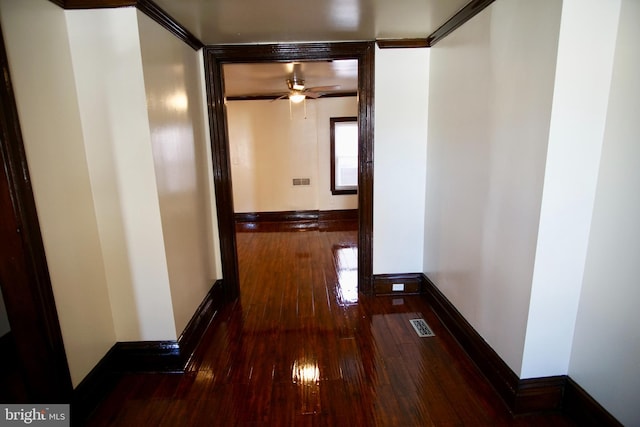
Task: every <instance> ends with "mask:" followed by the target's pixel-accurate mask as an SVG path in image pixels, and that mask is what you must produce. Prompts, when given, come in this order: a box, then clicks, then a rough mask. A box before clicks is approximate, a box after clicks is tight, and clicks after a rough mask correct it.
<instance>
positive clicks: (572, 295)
mask: <svg viewBox="0 0 640 427" xmlns="http://www.w3.org/2000/svg"><path fill="white" fill-rule="evenodd" d="M619 16H620V1H608V2H602V1H599V0H565V1H564V2H563V5H562V22H561V24H560V36H559V42H558V61H557V67H556V77H555V85H554V87H555V90H554V95H553V107H552V115H551V127H550V132H549V147H548V151H547V162H546V167H545V179H544V191H543V195H542V207H541V211H540V226H539V232H538V243H537V248H536V257H535V267H534V273H533V284H532V290H531V302H530V305H529V317H528V321H527V333H526V342H525V349H524V356H523V362H522V372H521V378H536V377H546V376H554V375H565V374H566V373H567V369H568V366H569V357H570V354H571V342H572V337H573V328H574V324H575V318H576V312H577V309H578V299H579V296H580V288H581V287H582V274H583V271H584V267H585V258H586V253H587V242H588V238H589V228H590V225H591V213H592V210H593V200H594V197H595V191H596V180H597V177H598V168H599V164H600V152H601V148H602V137H603V134H604V127H605V119H606V111H607V105H608V98H609V87H610V85H611V71H612V68H613V53H614V50H615V49H614V48H615V40H616V34H617V28H618V18H619ZM595 27H597V28H598V37H596V38H594V39H593V40H592V42H590V43H585V42H584V41H585V39H587V38H590V37H591V35H592V34H593V28H595Z"/></svg>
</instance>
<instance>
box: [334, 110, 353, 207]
mask: <svg viewBox="0 0 640 427" xmlns="http://www.w3.org/2000/svg"><path fill="white" fill-rule="evenodd" d="M330 125H331V194H334V195H336V194H356V193H357V192H358V118H357V117H332V118H331V119H330Z"/></svg>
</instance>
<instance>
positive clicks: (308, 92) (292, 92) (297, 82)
mask: <svg viewBox="0 0 640 427" xmlns="http://www.w3.org/2000/svg"><path fill="white" fill-rule="evenodd" d="M286 82H287V88H288V89H289V91H288V92H287V93H284V94H282V95H281V96H279V97H277V98H276V99H274V100H273V101H277V100H278V99H283V98H289V101H290V102H293V103H294V104H297V103H300V102H302V101H304V100H305V99H307V98H311V99H317V98H319V97H321V96H322V95H324V94H325V92H328V91H331V90H336V89H340V86H315V87H306V86H305V84H304V78H303V77H302V64H300V63H294V64H293V73H292V75H291V77H290V78H288V79H286Z"/></svg>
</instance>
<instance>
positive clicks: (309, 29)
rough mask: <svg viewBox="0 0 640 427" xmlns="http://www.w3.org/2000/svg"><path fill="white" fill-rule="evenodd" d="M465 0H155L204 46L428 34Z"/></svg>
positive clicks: (374, 38)
mask: <svg viewBox="0 0 640 427" xmlns="http://www.w3.org/2000/svg"><path fill="white" fill-rule="evenodd" d="M468 1H469V0H155V3H156V4H158V6H160V7H161V8H163V9H164V10H165V11H167V12H168V13H169V15H171V16H172V17H173V18H174V19H175V20H176V21H178V22H179V23H180V24H182V25H183V26H185V27H186V28H187V29H188V30H189V31H191V32H192V33H193V34H194V35H195V36H196V37H198V38H199V39H200V41H202V42H203V43H204V44H205V45H211V44H230V43H279V42H309V41H360V40H376V39H402V38H426V37H427V36H428V35H429V34H431V33H432V32H433V31H434V30H436V29H437V28H438V27H439V26H440V25H442V24H443V23H444V22H446V21H447V20H448V19H449V18H451V17H452V16H453V15H454V14H455V13H456V12H457V11H458V10H460V9H461V8H462V7H463V6H464V5H465V4H466V3H468Z"/></svg>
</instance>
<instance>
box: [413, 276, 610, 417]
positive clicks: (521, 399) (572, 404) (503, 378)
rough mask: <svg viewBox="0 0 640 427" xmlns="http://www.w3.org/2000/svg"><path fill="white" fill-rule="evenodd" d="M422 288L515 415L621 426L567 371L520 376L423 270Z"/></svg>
mask: <svg viewBox="0 0 640 427" xmlns="http://www.w3.org/2000/svg"><path fill="white" fill-rule="evenodd" d="M422 280H423V283H422V289H423V292H424V296H425V298H426V299H427V300H428V301H429V303H430V304H431V306H432V308H433V310H434V312H435V313H436V314H437V316H438V317H439V318H440V320H441V322H442V324H443V325H445V327H446V328H447V329H448V330H449V332H450V333H451V335H453V337H454V338H455V339H456V340H457V341H458V343H459V344H460V346H461V347H462V349H463V350H464V351H465V352H466V353H467V355H468V356H469V358H470V359H471V360H472V361H473V362H474V363H475V365H476V366H477V367H478V368H479V370H480V372H482V374H483V375H484V376H485V377H486V378H487V380H488V381H489V383H490V384H491V385H492V386H493V388H495V389H496V391H497V392H498V394H499V395H500V397H501V398H502V399H503V401H504V402H505V403H506V404H507V406H508V407H509V409H510V410H511V412H512V413H513V414H514V415H521V414H530V413H540V412H552V411H563V412H564V413H565V414H566V415H567V416H569V417H571V418H573V419H574V420H576V421H577V422H578V424H579V425H580V426H582V425H585V426H593V427H595V426H612V427H613V426H615V427H618V426H621V425H622V424H620V423H619V422H618V421H617V420H616V419H615V417H614V416H613V415H611V414H610V413H609V412H608V411H607V410H606V409H604V408H603V407H602V406H601V405H600V404H598V403H597V402H596V401H595V400H594V399H593V398H592V397H591V396H590V395H589V394H588V393H587V392H586V391H585V390H583V389H582V388H581V387H580V386H579V385H578V384H576V383H575V381H573V380H572V379H571V378H570V377H569V376H567V375H558V376H552V377H543V378H528V379H520V378H518V376H517V375H516V374H515V372H513V371H512V370H511V368H509V366H508V365H507V364H506V363H505V362H504V361H503V360H502V359H501V358H500V356H498V354H497V353H496V352H495V351H494V350H493V349H492V348H491V347H490V346H489V344H487V342H486V341H485V340H484V339H483V338H482V337H481V336H480V334H478V332H477V331H476V330H475V329H474V328H473V327H472V326H471V325H470V324H469V322H467V320H466V319H465V318H464V317H463V316H462V314H460V312H459V311H458V310H457V309H456V308H455V306H454V305H453V304H452V303H451V302H450V301H449V300H448V299H447V297H445V296H444V294H442V292H440V290H439V289H438V288H437V287H436V286H435V285H434V283H433V282H432V281H431V280H429V278H428V277H427V276H426V275H424V274H422Z"/></svg>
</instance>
